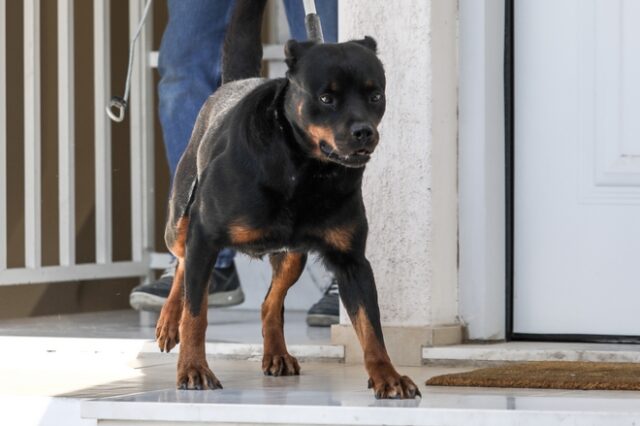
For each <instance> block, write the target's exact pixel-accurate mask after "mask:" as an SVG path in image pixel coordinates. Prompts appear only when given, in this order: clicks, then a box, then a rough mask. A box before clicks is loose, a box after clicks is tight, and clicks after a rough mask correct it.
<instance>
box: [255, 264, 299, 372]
mask: <svg viewBox="0 0 640 426" xmlns="http://www.w3.org/2000/svg"><path fill="white" fill-rule="evenodd" d="M306 257H307V256H306V254H303V253H292V252H288V253H278V254H272V255H270V256H269V260H270V261H271V266H272V268H273V276H272V279H271V286H270V287H269V292H268V293H267V296H266V297H265V300H264V302H263V303H262V335H263V337H264V355H263V357H262V371H263V372H264V374H268V375H273V376H288V375H295V374H300V366H299V365H298V361H297V360H296V359H295V358H294V357H292V356H291V355H289V352H288V351H287V345H286V343H285V340H284V330H283V327H284V318H283V315H284V298H285V296H286V295H287V291H288V290H289V288H290V287H291V286H292V285H293V284H294V283H295V282H296V281H297V280H298V278H300V275H301V274H302V271H303V269H304V264H305V261H306Z"/></svg>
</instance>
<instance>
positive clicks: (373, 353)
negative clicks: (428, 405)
mask: <svg viewBox="0 0 640 426" xmlns="http://www.w3.org/2000/svg"><path fill="white" fill-rule="evenodd" d="M352 321H353V328H354V329H355V331H356V335H357V336H358V340H359V341H360V346H362V351H363V352H364V365H365V369H366V370H367V373H369V387H370V388H374V392H375V395H376V398H414V397H415V396H416V395H420V391H419V390H418V387H417V386H416V385H415V383H413V381H412V380H411V379H410V378H409V377H407V376H401V375H400V374H399V373H398V372H397V371H396V369H395V368H394V367H393V365H392V364H391V359H390V358H389V355H388V353H387V349H386V348H385V347H384V344H383V343H382V342H381V341H380V339H378V336H377V335H376V333H375V330H374V328H373V325H372V324H371V321H370V320H369V317H368V316H367V313H366V311H365V309H364V308H363V307H361V308H360V309H358V312H357V313H356V315H355V316H354V317H353V318H352Z"/></svg>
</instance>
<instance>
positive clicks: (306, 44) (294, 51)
mask: <svg viewBox="0 0 640 426" xmlns="http://www.w3.org/2000/svg"><path fill="white" fill-rule="evenodd" d="M314 44H315V42H313V41H303V42H298V41H296V40H289V41H288V42H287V43H286V44H285V45H284V56H285V62H286V63H287V66H288V67H289V70H293V69H294V68H295V66H296V63H297V62H298V61H299V60H300V58H301V57H302V56H303V55H304V53H305V52H306V51H307V50H309V48H310V47H311V46H313V45H314Z"/></svg>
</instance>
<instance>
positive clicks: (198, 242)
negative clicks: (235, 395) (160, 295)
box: [177, 215, 222, 390]
mask: <svg viewBox="0 0 640 426" xmlns="http://www.w3.org/2000/svg"><path fill="white" fill-rule="evenodd" d="M219 251H220V249H219V248H218V247H216V246H215V244H213V242H212V238H211V237H210V235H208V234H207V233H206V232H205V231H204V229H203V228H202V227H201V226H199V223H198V219H197V217H193V215H192V217H191V223H190V224H189V232H188V236H187V242H186V251H185V258H184V287H185V298H184V305H183V309H182V317H181V319H180V355H179V356H178V377H177V386H178V388H179V389H197V390H201V389H220V388H222V385H221V384H220V381H218V379H217V378H216V376H215V375H214V374H213V372H212V371H211V370H210V369H209V364H208V363H207V359H206V354H205V336H206V331H207V295H208V291H207V290H208V285H209V277H210V275H211V271H212V269H213V266H214V264H215V261H216V258H217V257H218V253H219Z"/></svg>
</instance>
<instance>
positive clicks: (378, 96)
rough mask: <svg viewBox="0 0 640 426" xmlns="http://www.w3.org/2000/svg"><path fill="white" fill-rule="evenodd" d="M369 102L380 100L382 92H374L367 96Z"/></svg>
mask: <svg viewBox="0 0 640 426" xmlns="http://www.w3.org/2000/svg"><path fill="white" fill-rule="evenodd" d="M369 100H370V101H371V102H374V103H375V102H380V101H381V100H382V93H380V92H376V93H374V94H373V95H371V97H370V98H369Z"/></svg>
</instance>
